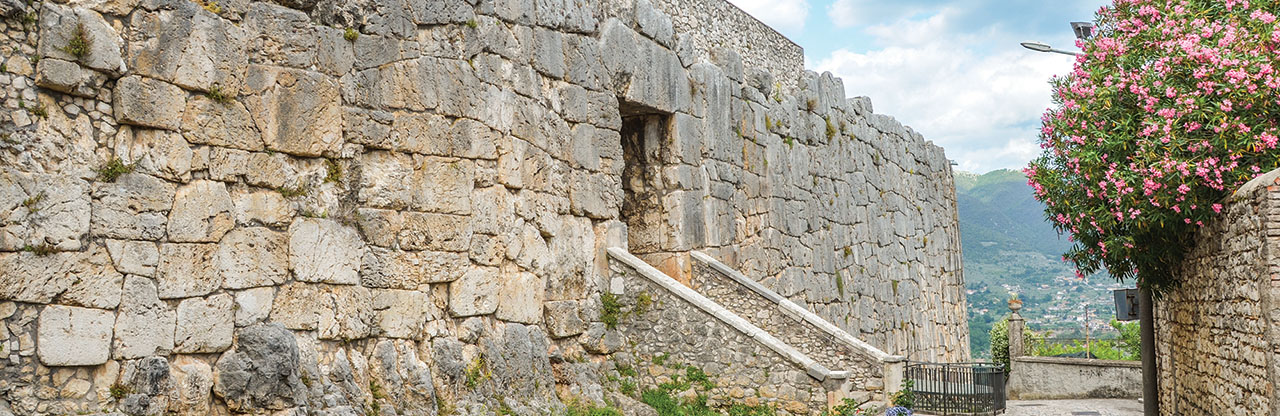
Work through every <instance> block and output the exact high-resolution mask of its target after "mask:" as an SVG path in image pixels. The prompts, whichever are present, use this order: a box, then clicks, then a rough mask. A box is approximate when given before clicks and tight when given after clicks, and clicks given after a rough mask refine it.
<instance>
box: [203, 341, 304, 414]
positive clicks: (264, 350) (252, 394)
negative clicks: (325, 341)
mask: <svg viewBox="0 0 1280 416" xmlns="http://www.w3.org/2000/svg"><path fill="white" fill-rule="evenodd" d="M300 363H301V360H300V359H299V353H298V341H297V340H296V339H294V337H293V334H292V333H290V332H289V330H287V329H285V328H284V327H283V326H281V325H280V324H259V325H254V326H251V327H248V328H245V329H243V330H241V331H240V334H239V337H238V339H237V340H236V347H235V349H233V350H231V351H228V352H226V353H223V354H222V356H221V357H219V358H218V362H217V364H215V365H214V372H213V392H214V394H217V395H218V397H220V398H222V400H224V401H226V403H227V407H228V408H230V409H231V410H233V411H251V410H254V409H273V410H280V409H285V408H289V407H293V406H295V405H297V404H301V403H303V401H304V400H305V394H306V386H305V385H303V383H302V379H301V378H300V376H299V374H300V373H299V368H300V367H301V366H300Z"/></svg>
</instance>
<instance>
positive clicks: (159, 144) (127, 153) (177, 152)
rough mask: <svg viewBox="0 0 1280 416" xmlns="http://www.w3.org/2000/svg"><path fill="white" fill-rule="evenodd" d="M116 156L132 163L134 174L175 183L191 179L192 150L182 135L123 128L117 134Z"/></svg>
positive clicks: (163, 131)
mask: <svg viewBox="0 0 1280 416" xmlns="http://www.w3.org/2000/svg"><path fill="white" fill-rule="evenodd" d="M115 153H116V157H118V158H120V159H121V160H125V161H132V163H133V164H134V166H135V169H134V171H135V172H139V173H145V174H149V175H153V176H157V177H160V178H164V179H168V180H170V181H175V182H187V181H189V180H191V160H192V158H193V157H194V155H193V154H192V151H191V147H190V146H189V145H187V141H186V140H183V138H182V135H180V134H178V133H175V132H171V131H167V130H154V129H144V128H138V129H133V128H129V127H128V126H124V127H123V128H121V129H120V132H119V133H117V134H116V143H115Z"/></svg>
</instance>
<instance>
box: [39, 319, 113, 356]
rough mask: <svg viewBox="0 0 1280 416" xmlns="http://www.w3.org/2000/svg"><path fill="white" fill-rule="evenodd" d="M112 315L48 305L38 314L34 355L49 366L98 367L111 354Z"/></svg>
mask: <svg viewBox="0 0 1280 416" xmlns="http://www.w3.org/2000/svg"><path fill="white" fill-rule="evenodd" d="M114 321H115V314H114V313H112V312H111V311H104V310H100V309H88V308H77V307H71V306H59V305H49V306H46V307H45V308H44V310H42V311H40V319H39V324H38V325H37V330H36V353H37V355H38V356H39V357H40V363H41V364H44V365H46V366H50V367H61V366H80V365H99V364H103V363H106V362H107V358H109V353H110V351H111V333H112V330H111V325H112V323H113V322H114Z"/></svg>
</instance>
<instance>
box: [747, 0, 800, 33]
mask: <svg viewBox="0 0 1280 416" xmlns="http://www.w3.org/2000/svg"><path fill="white" fill-rule="evenodd" d="M729 2H730V3H733V4H734V5H735V6H738V7H740V8H742V10H746V11H747V13H750V14H751V15H752V16H755V18H757V19H760V21H762V22H764V23H765V24H767V25H769V26H770V27H773V28H774V29H777V30H778V31H780V32H783V33H791V34H798V33H800V31H802V30H804V22H805V19H807V18H808V17H809V1H808V0H729ZM789 36H790V35H789Z"/></svg>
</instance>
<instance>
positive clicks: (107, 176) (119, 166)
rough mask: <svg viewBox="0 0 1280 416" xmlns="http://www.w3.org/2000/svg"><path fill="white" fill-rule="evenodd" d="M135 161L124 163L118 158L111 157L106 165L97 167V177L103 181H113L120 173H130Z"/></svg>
mask: <svg viewBox="0 0 1280 416" xmlns="http://www.w3.org/2000/svg"><path fill="white" fill-rule="evenodd" d="M136 165H137V164H136V163H124V161H123V160H120V158H118V157H116V158H111V160H110V161H108V162H107V164H106V165H103V166H102V167H100V168H98V179H100V180H102V181H103V182H115V181H116V179H119V178H120V176H121V175H125V174H128V173H132V172H133V169H134V168H135V167H136Z"/></svg>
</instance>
